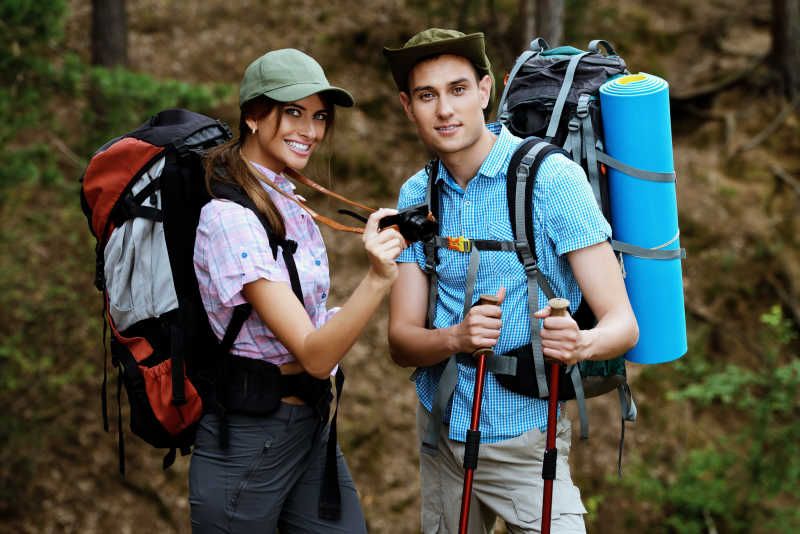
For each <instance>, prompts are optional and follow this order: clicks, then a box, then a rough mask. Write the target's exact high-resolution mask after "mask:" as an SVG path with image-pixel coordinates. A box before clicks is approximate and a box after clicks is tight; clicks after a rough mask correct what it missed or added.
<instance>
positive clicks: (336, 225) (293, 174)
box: [243, 158, 375, 234]
mask: <svg viewBox="0 0 800 534" xmlns="http://www.w3.org/2000/svg"><path fill="white" fill-rule="evenodd" d="M243 159H244V160H245V162H246V163H247V166H248V167H250V170H251V171H253V172H254V173H255V174H256V176H259V177H260V179H261V181H263V182H264V183H266V184H267V185H269V186H270V187H271V188H272V189H274V190H275V191H277V192H278V193H279V194H280V195H282V196H284V197H286V198H288V199H289V200H291V201H292V202H294V203H295V204H297V205H298V206H300V207H301V208H302V209H304V210H305V211H306V212H308V214H309V215H311V218H312V219H314V220H315V221H316V222H318V223H322V224H324V225H326V226H329V227H330V228H333V229H334V230H338V231H340V232H351V233H355V234H363V233H364V229H363V228H358V227H354V226H347V225H344V224H342V223H340V222H337V221H334V220H333V219H331V218H329V217H325V216H324V215H320V214H319V213H317V212H316V211H314V210H313V209H311V208H310V207H309V206H308V205H307V204H306V203H305V202H303V200H301V199H302V197H300V196H298V195H290V194H288V193H286V192H285V191H282V190H281V189H280V188H279V187H278V186H276V185H275V184H274V183H272V180H270V179H269V178H267V177H266V176H264V175H263V174H261V173H260V172H258V171H257V170H256V169H255V168H254V167H253V166H252V164H251V163H250V162H249V161H247V158H243ZM282 174H283V175H284V176H286V177H289V178H292V179H294V180H297V181H298V182H300V183H301V184H303V185H305V186H308V187H310V188H312V189H314V190H316V191H319V192H320V193H323V194H325V195H328V196H330V197H332V198H335V199H337V200H340V201H342V202H346V203H347V204H350V205H351V206H356V207H358V208H361V209H364V210H367V211H369V212H373V211H375V210H374V209H373V208H370V207H367V206H364V205H363V204H359V203H358V202H355V201H353V200H350V199H348V198H346V197H344V196H342V195H339V194H337V193H334V192H333V191H330V190H328V189H326V188H325V187H323V186H321V185H320V184H318V183H317V182H315V181H313V180H312V179H310V178H307V177H305V176H303V175H302V174H300V173H299V172H297V171H296V170H294V169H290V168H288V167H287V168H286V169H284V171H283V172H282Z"/></svg>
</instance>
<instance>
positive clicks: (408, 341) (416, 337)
mask: <svg viewBox="0 0 800 534" xmlns="http://www.w3.org/2000/svg"><path fill="white" fill-rule="evenodd" d="M454 328H456V327H454V326H451V327H448V328H434V329H432V330H431V329H428V328H421V327H418V326H413V325H403V326H393V327H390V328H389V351H390V354H391V356H392V360H394V362H395V363H396V364H397V365H400V366H401V367H427V366H429V365H435V364H437V363H439V362H440V361H442V360H444V359H445V358H447V357H449V356H451V355H452V354H454V353H455V352H456V348H455V343H454V336H453V329H454Z"/></svg>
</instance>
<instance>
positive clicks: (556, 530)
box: [417, 404, 586, 534]
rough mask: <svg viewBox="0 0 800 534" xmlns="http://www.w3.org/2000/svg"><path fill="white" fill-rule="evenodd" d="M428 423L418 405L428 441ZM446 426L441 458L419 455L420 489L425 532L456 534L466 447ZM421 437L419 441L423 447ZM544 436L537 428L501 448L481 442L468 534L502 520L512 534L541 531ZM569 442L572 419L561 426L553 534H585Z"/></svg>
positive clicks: (441, 438) (419, 426)
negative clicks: (570, 469)
mask: <svg viewBox="0 0 800 534" xmlns="http://www.w3.org/2000/svg"><path fill="white" fill-rule="evenodd" d="M429 418H430V414H429V412H428V411H427V410H426V409H425V407H423V406H422V405H421V404H418V406H417V435H418V436H424V435H425V429H426V428H427V426H428V420H429ZM447 432H448V428H447V426H445V425H442V429H441V431H440V433H439V454H438V455H436V456H431V455H429V454H425V453H420V478H421V485H422V532H423V533H424V534H456V533H457V532H458V523H459V516H460V514H461V496H462V490H463V484H464V468H463V463H464V443H462V442H459V441H453V440H451V439H449V438H448V437H447ZM421 440H422V438H421V437H420V438H419V441H420V443H421ZM545 440H546V433H544V432H541V431H540V430H539V429H533V430H531V431H529V432H526V433H524V434H522V435H521V436H518V437H516V438H512V439H507V440H504V441H500V442H497V443H482V444H481V446H480V452H479V455H478V466H477V468H476V469H475V471H474V472H473V486H472V500H471V503H470V517H469V534H485V533H487V532H491V531H492V527H493V525H494V523H495V520H496V518H497V517H498V516H499V517H500V518H502V519H503V520H504V521H505V523H506V526H507V528H508V530H509V531H510V532H511V533H513V534H518V533H519V534H528V533H539V532H541V516H542V493H543V481H542V457H543V456H544V449H545ZM570 440H571V426H570V422H569V419H567V418H566V417H562V418H561V419H560V420H559V421H558V426H557V434H556V448H557V449H558V459H557V462H556V480H554V481H553V508H552V522H551V530H550V531H551V532H552V533H553V534H567V533H569V534H573V533H574V534H585V532H586V527H585V525H584V522H583V514H585V513H586V509H585V508H584V507H583V504H582V503H581V495H580V491H579V490H578V488H577V487H576V486H575V485H574V484H573V483H572V479H571V477H570V472H569V464H568V463H567V457H568V455H569V448H570Z"/></svg>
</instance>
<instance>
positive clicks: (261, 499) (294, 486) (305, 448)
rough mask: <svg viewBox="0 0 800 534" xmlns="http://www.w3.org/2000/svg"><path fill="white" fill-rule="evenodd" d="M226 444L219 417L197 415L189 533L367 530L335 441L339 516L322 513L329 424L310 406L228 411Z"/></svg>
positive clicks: (288, 532) (263, 533)
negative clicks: (265, 412) (259, 413)
mask: <svg viewBox="0 0 800 534" xmlns="http://www.w3.org/2000/svg"><path fill="white" fill-rule="evenodd" d="M228 429H229V432H230V433H229V445H228V448H227V449H224V450H223V449H220V446H219V434H218V430H219V422H218V419H217V417H216V416H215V415H213V414H206V415H205V416H203V419H202V420H201V421H200V425H199V428H198V430H197V438H196V440H195V447H194V452H193V454H192V460H191V465H190V468H189V503H190V505H191V518H192V533H193V534H206V533H214V534H219V533H236V534H249V533H258V534H274V533H275V529H276V528H278V529H280V532H281V534H292V533H300V532H310V533H322V532H326V533H327V532H342V533H348V534H350V533H362V532H363V533H365V532H366V531H367V530H366V524H365V522H364V516H363V514H362V512H361V504H360V503H359V501H358V494H357V493H356V488H355V486H354V485H353V480H352V478H351V476H350V472H349V470H348V469H347V465H346V463H345V461H344V456H342V453H341V451H339V450H338V448H337V461H338V467H339V487H340V489H341V495H342V515H341V518H340V519H339V520H338V521H330V520H324V519H320V518H319V517H318V514H317V510H318V506H319V494H320V485H321V483H322V478H323V469H324V465H325V445H326V444H327V442H328V429H329V426H328V425H327V424H326V423H323V422H321V421H320V420H319V418H318V417H317V416H316V415H314V412H313V411H312V409H311V408H309V407H308V406H295V405H292V404H285V403H281V406H280V408H278V410H277V411H276V412H275V413H274V414H272V415H270V416H268V417H250V416H246V415H238V414H233V415H229V416H228Z"/></svg>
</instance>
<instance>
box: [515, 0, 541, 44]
mask: <svg viewBox="0 0 800 534" xmlns="http://www.w3.org/2000/svg"><path fill="white" fill-rule="evenodd" d="M533 2H534V0H519V22H520V29H519V35H520V47H521V48H522V49H523V50H525V49H527V48H528V45H529V44H530V43H531V41H533V40H534V39H535V38H536V37H538V35H534V32H535V31H536V27H535V19H534V16H533Z"/></svg>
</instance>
